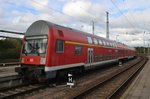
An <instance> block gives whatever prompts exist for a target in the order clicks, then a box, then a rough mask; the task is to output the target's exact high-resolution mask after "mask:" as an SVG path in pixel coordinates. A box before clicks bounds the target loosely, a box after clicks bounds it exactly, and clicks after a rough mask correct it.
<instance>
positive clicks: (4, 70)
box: [0, 65, 19, 77]
mask: <svg viewBox="0 0 150 99" xmlns="http://www.w3.org/2000/svg"><path fill="white" fill-rule="evenodd" d="M15 67H19V65H14V66H6V67H0V77H6V76H12V75H17V73H16V72H15Z"/></svg>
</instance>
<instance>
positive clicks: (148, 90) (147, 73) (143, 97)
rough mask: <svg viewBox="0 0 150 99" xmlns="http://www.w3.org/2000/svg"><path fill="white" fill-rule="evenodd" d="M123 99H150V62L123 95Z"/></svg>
mask: <svg viewBox="0 0 150 99" xmlns="http://www.w3.org/2000/svg"><path fill="white" fill-rule="evenodd" d="M149 59H150V57H149ZM121 99H150V60H149V61H148V62H147V63H146V65H145V66H144V68H143V69H142V71H141V72H140V73H139V75H138V76H137V77H136V78H135V80H134V81H133V83H132V84H131V85H130V87H129V88H128V89H127V90H126V92H125V93H124V94H123V95H122V97H121Z"/></svg>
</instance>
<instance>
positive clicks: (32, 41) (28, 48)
mask: <svg viewBox="0 0 150 99" xmlns="http://www.w3.org/2000/svg"><path fill="white" fill-rule="evenodd" d="M46 47H47V38H45V37H42V38H39V37H37V38H36V37H34V38H31V37H30V38H26V39H25V45H24V51H23V53H24V54H38V55H40V54H45V53H46Z"/></svg>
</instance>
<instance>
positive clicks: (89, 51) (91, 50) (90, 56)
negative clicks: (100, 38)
mask: <svg viewBox="0 0 150 99" xmlns="http://www.w3.org/2000/svg"><path fill="white" fill-rule="evenodd" d="M92 62H93V48H88V64H90V65H91V63H92Z"/></svg>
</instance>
